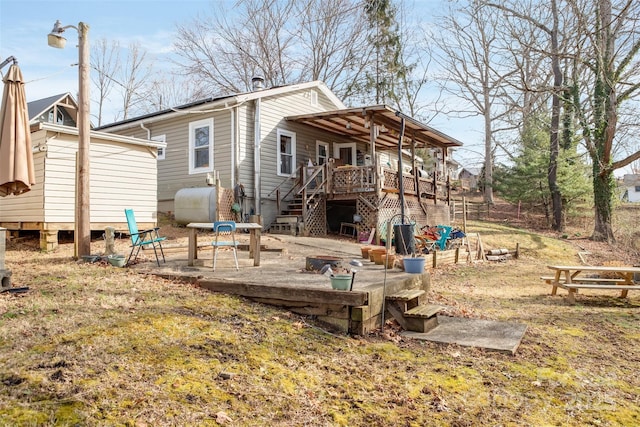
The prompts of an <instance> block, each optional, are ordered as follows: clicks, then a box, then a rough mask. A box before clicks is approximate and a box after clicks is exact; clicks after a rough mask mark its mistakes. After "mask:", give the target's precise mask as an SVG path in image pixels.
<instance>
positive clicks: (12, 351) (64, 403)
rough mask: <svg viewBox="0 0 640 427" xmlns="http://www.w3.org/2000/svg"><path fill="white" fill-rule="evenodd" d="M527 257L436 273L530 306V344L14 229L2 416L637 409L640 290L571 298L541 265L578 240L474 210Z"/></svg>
mask: <svg viewBox="0 0 640 427" xmlns="http://www.w3.org/2000/svg"><path fill="white" fill-rule="evenodd" d="M472 226H473V227H474V228H476V229H478V231H479V232H480V233H481V236H482V238H483V241H484V243H485V245H486V246H489V247H495V248H497V247H507V248H513V247H514V245H515V243H516V242H518V243H520V248H521V251H522V257H521V259H520V260H518V261H508V262H504V263H483V264H475V265H469V266H463V267H450V268H446V269H440V270H437V271H435V272H434V277H433V290H432V293H431V295H430V297H431V298H432V299H435V300H439V301H443V302H445V303H447V304H450V305H452V306H454V307H455V310H456V312H457V313H461V314H462V315H467V316H473V317H480V318H488V319H495V320H508V321H514V322H524V323H526V324H527V325H528V326H529V329H528V331H527V333H526V335H525V337H524V340H523V343H522V345H521V347H520V349H519V351H518V353H517V354H516V356H509V355H505V354H500V353H495V352H489V351H483V350H479V349H475V348H463V347H458V346H455V345H450V346H443V345H437V344H434V343H429V342H417V341H410V340H409V341H407V340H405V339H403V338H401V337H400V336H398V335H396V334H395V333H394V330H393V329H392V328H389V329H388V330H386V331H385V332H384V333H383V334H377V335H372V336H369V337H345V336H336V335H333V334H330V333H327V332H325V331H323V330H322V329H320V328H318V327H316V326H314V324H313V319H310V318H305V317H301V316H297V315H292V314H290V313H287V312H283V311H280V310H277V309H275V308H270V307H267V306H263V305H259V304H255V303H252V302H250V301H247V300H243V299H240V298H235V297H230V296H225V295H220V294H212V293H209V292H205V291H203V290H201V289H199V288H196V287H193V286H190V285H186V284H181V283H176V282H171V281H167V280H164V279H159V278H155V277H153V276H144V275H138V274H135V273H133V272H131V271H129V270H127V269H118V268H114V267H110V266H107V265H99V264H82V263H76V262H74V261H71V260H70V251H71V249H70V247H69V245H63V246H62V247H61V248H60V250H59V251H57V252H56V253H53V254H42V253H40V252H37V251H36V250H34V249H33V247H32V246H30V244H29V242H22V243H20V245H16V244H13V243H10V244H9V252H8V257H7V266H8V268H10V269H11V270H12V271H13V273H14V277H13V279H14V282H15V284H16V286H29V287H30V289H31V290H30V291H29V292H28V293H26V294H23V295H7V294H2V295H0V383H2V387H0V425H131V426H148V425H154V426H163V425H185V426H186V425H221V424H224V425H234V426H255V425H270V426H302V425H314V426H372V425H378V426H385V425H406V426H413V425H415V426H421V425H442V426H451V425H454V426H471V425H481V424H488V425H570V426H571V425H574V426H581V425H586V424H598V425H637V424H639V423H640V402H639V401H638V396H639V395H640V380H638V379H637V378H636V376H635V375H634V369H635V367H636V366H638V365H639V364H640V353H639V351H638V349H639V348H640V300H639V299H638V297H639V296H640V295H637V294H636V295H633V294H631V296H630V298H629V299H628V300H620V299H618V298H617V297H615V293H612V294H611V295H610V296H608V294H607V293H598V294H593V295H590V294H588V293H585V295H581V296H579V297H578V304H576V305H574V306H570V305H565V303H563V302H562V298H561V297H559V296H556V297H551V296H550V295H549V290H550V289H549V287H548V286H547V285H545V284H544V283H543V282H542V281H541V280H540V279H539V276H540V274H542V273H545V272H544V270H545V269H546V268H545V265H546V264H547V263H550V262H556V263H557V262H560V261H563V262H565V261H566V262H577V256H576V253H577V250H578V249H577V248H576V247H575V243H574V242H572V241H570V240H556V239H553V238H552V237H550V236H542V235H539V234H532V233H528V232H525V231H523V230H517V229H512V228H507V227H504V226H498V225H491V224H488V225H482V224H480V223H478V224H475V223H474V224H473V225H472Z"/></svg>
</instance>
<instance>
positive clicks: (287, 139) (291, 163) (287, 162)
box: [278, 129, 296, 176]
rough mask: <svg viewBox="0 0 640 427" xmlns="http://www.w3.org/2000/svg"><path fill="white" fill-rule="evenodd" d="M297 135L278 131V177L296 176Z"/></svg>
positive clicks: (282, 130)
mask: <svg viewBox="0 0 640 427" xmlns="http://www.w3.org/2000/svg"><path fill="white" fill-rule="evenodd" d="M295 165H296V134H295V132H290V131H288V130H284V129H278V175H279V176H295V174H296V170H295Z"/></svg>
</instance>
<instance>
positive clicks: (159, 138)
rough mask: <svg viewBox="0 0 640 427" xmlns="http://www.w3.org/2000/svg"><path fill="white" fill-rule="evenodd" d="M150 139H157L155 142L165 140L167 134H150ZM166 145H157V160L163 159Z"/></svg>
mask: <svg viewBox="0 0 640 427" xmlns="http://www.w3.org/2000/svg"><path fill="white" fill-rule="evenodd" d="M151 140H152V141H157V142H167V135H158V136H152V137H151ZM166 149H167V147H158V158H157V160H164V159H165V154H166V153H165V151H166Z"/></svg>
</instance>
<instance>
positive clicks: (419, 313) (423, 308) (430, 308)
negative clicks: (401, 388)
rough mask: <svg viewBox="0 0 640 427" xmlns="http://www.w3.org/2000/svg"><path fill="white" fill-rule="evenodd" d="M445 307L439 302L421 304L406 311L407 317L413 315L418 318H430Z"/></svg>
mask: <svg viewBox="0 0 640 427" xmlns="http://www.w3.org/2000/svg"><path fill="white" fill-rule="evenodd" d="M443 309H444V307H443V306H441V305H437V304H426V305H419V306H417V307H414V308H412V309H411V310H409V311H407V312H405V313H404V315H405V317H413V318H418V319H429V318H431V317H433V316H435V315H437V314H438V313H439V312H440V311H442V310H443Z"/></svg>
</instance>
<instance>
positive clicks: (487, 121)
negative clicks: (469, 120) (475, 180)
mask: <svg viewBox="0 0 640 427" xmlns="http://www.w3.org/2000/svg"><path fill="white" fill-rule="evenodd" d="M485 95H487V94H485ZM489 103H490V100H489V97H488V96H485V105H487V104H489ZM485 111H489V110H485ZM491 135H492V132H491V117H490V116H489V115H488V114H485V115H484V201H485V202H486V203H487V204H489V205H493V203H494V201H493V150H492V149H491V148H492V147H493V144H491Z"/></svg>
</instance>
